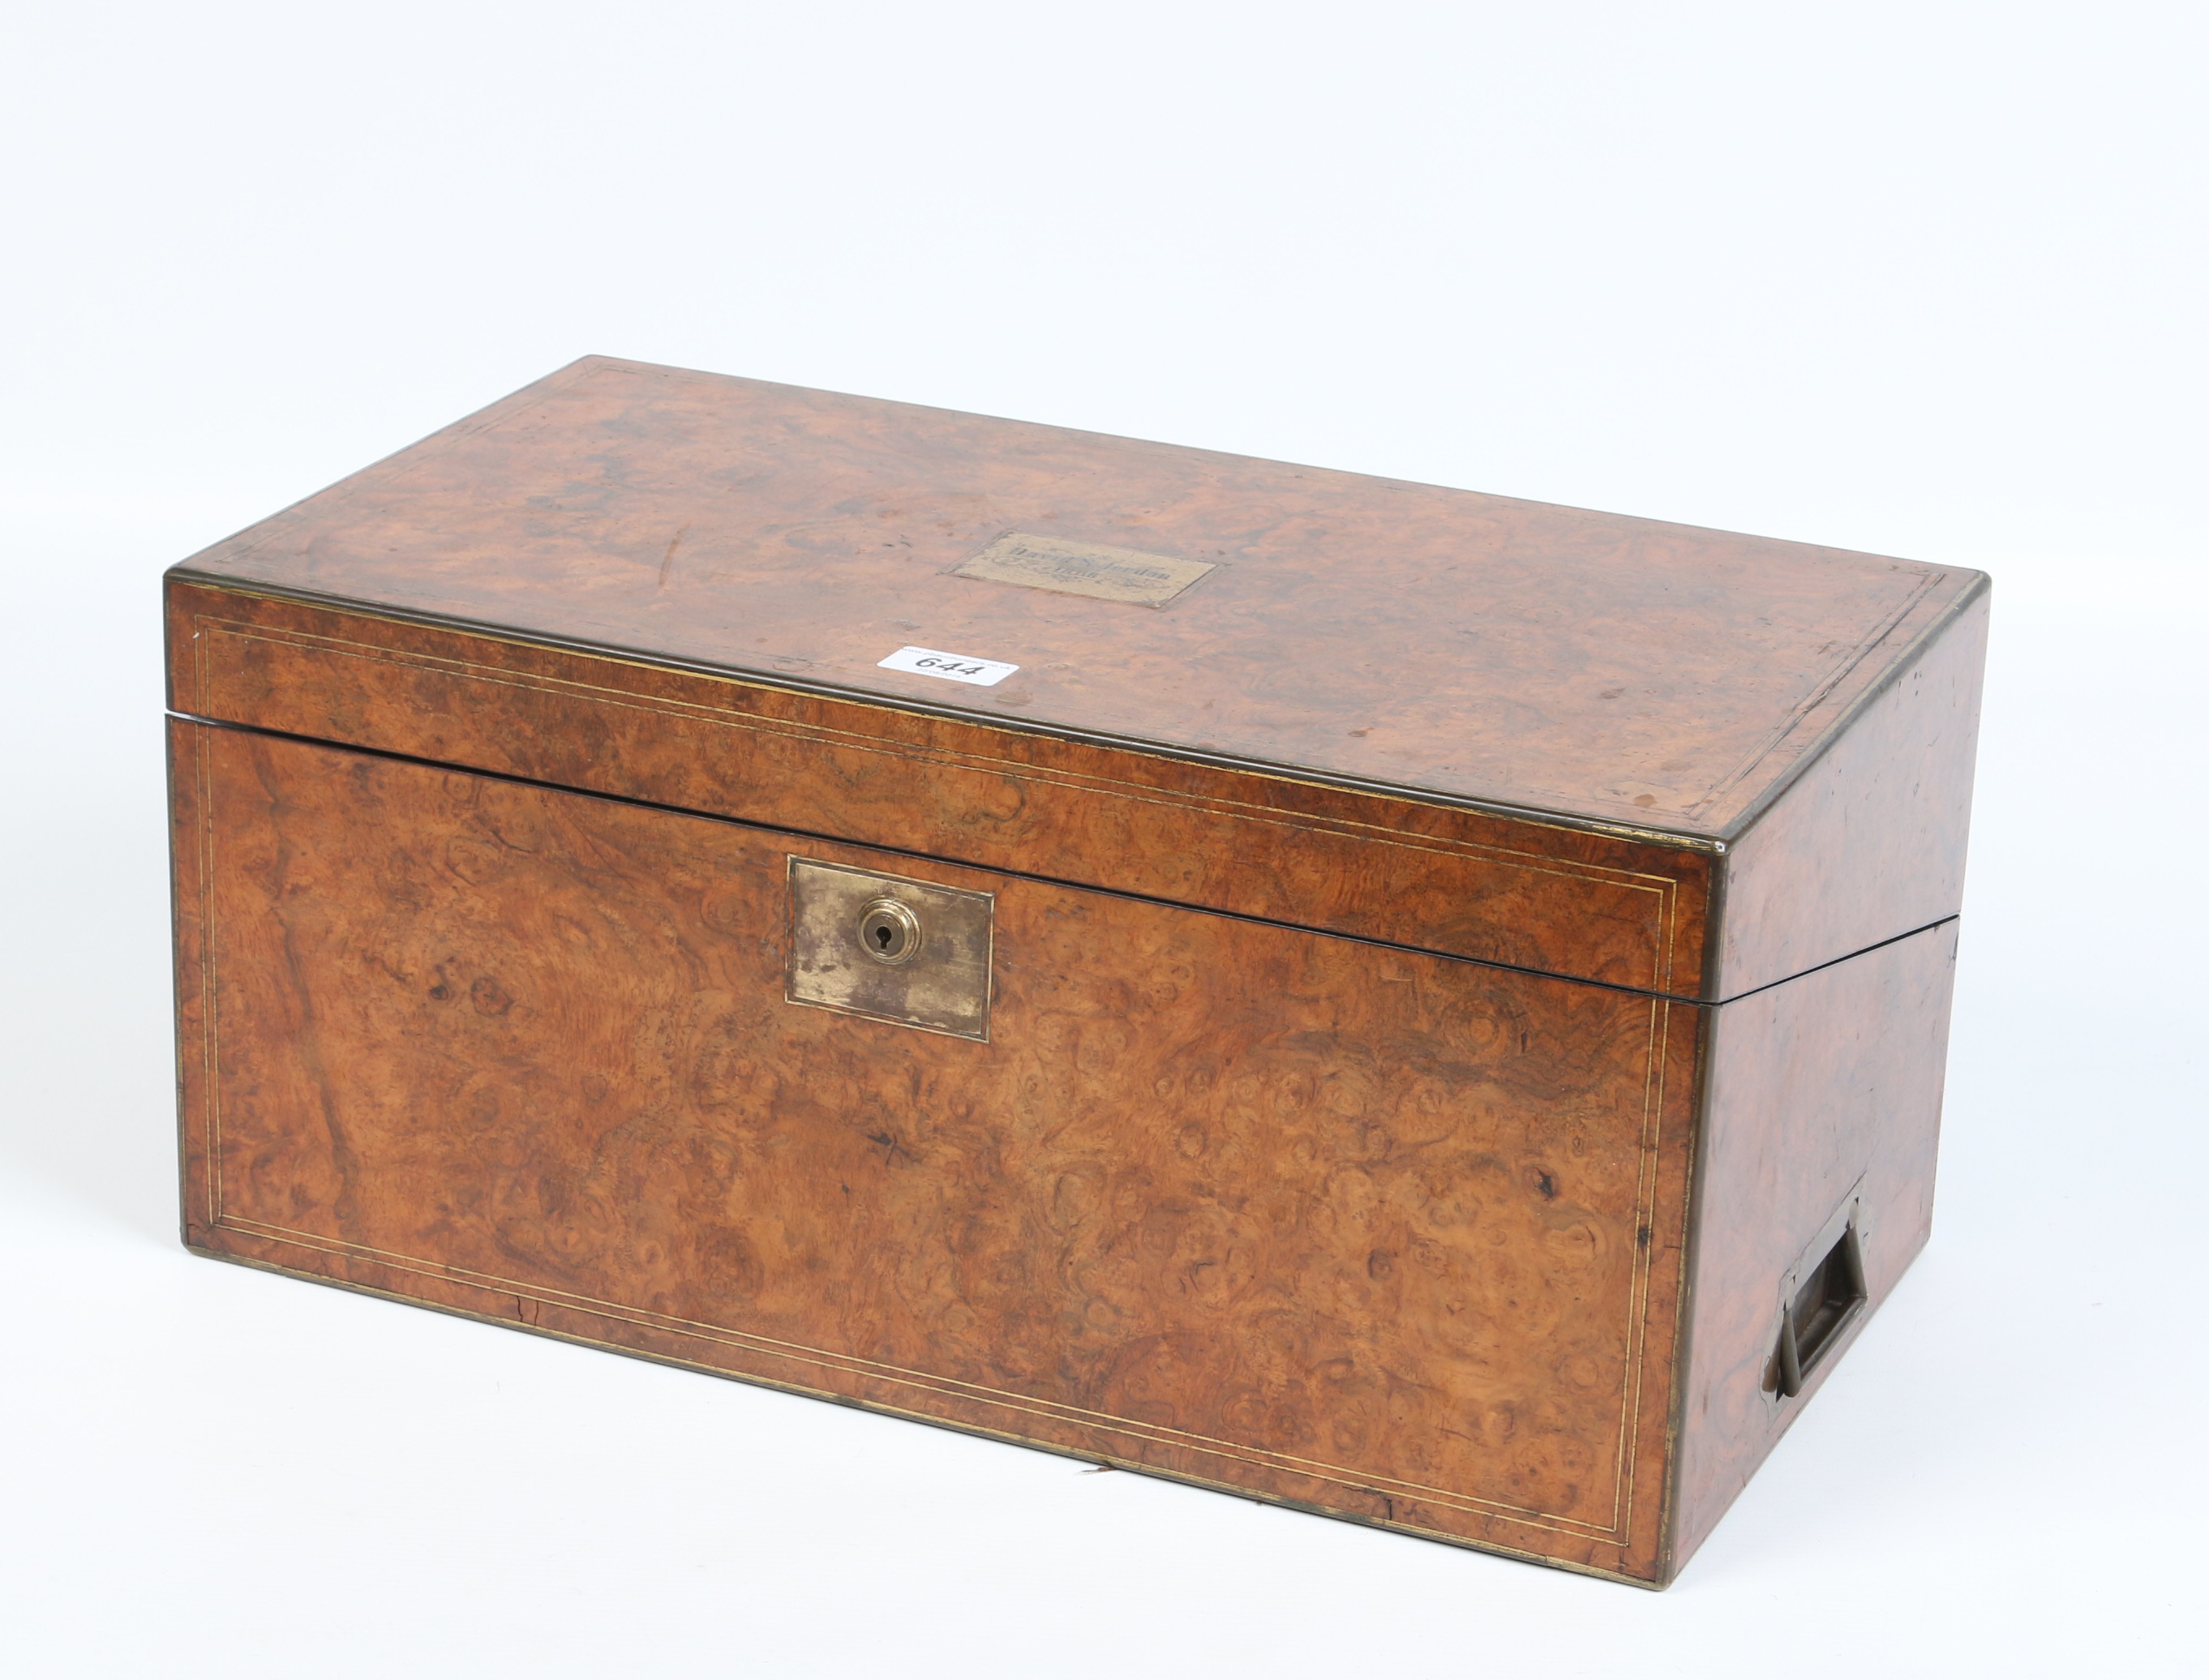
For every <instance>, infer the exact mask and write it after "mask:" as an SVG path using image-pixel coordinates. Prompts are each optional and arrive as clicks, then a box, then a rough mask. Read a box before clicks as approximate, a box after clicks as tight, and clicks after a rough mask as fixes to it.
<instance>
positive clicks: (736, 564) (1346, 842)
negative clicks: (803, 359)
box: [166, 357, 1987, 1585]
mask: <svg viewBox="0 0 2209 1680" xmlns="http://www.w3.org/2000/svg"><path fill="white" fill-rule="evenodd" d="M166 602H167V635H168V641H167V649H168V673H169V683H170V689H169V692H170V696H171V699H170V704H171V708H172V717H171V719H170V720H169V733H170V741H171V745H172V807H173V814H174V823H175V828H174V840H175V859H176V929H177V975H178V1026H179V1043H180V1046H181V1057H180V1065H181V1087H182V1094H181V1100H182V1110H183V1133H184V1146H183V1147H184V1240H185V1242H186V1243H188V1244H189V1245H190V1247H191V1248H193V1249H196V1250H198V1251H200V1252H202V1253H204V1254H208V1255H219V1256H220V1257H222V1258H225V1259H230V1260H235V1261H241V1262H246V1263H248V1264H250V1265H255V1266H261V1267H266V1268H271V1269H274V1270H277V1271H281V1272H286V1273H291V1274H296V1275H298V1276H302V1277H307V1278H312V1279H316V1280H320V1281H322V1282H326V1283H334V1284H339V1285H342V1286H346V1287H348V1288H352V1289H358V1290H365V1291H369V1292H374V1293H378V1294H382V1295H386V1296H390V1297H394V1298H400V1299H404V1300H407V1301H412V1302H418V1303H420V1304H424V1305H428V1306H434V1307H437V1308H441V1309H443V1310H448V1311H452V1312H458V1313H462V1314H466V1315H468V1316H473V1317H476V1318H479V1319H484V1320H487V1321H491V1322H497V1323H503V1324H510V1325H515V1326H518V1327H520V1328H525V1329H529V1330H534V1331H537V1332H539V1333H541V1334H548V1335H554V1336H561V1337H565V1338H567V1339H569V1340H574V1341H580V1342H585V1343H588V1344H590V1345H592V1346H599V1347H606V1348H612V1349H615V1350H617V1351H618V1352H627V1353H634V1354H640V1355H642V1356H645V1357H647V1358H654V1359H660V1360H665V1361H668V1362H671V1363H674V1364H682V1365H686V1366H689V1367H692V1368H695V1369H697V1370H706V1371H711V1372H715V1373H719V1374H721V1375H725V1376H736V1377H741V1378H743V1379H745V1380H747V1381H749V1382H763V1383H768V1384H772V1385H773V1386H775V1387H778V1388H787V1389H792V1390H795V1391H798V1392H800V1393H804V1394H816V1395H820V1396H822V1397H825V1398H830V1399H834V1400H840V1401H843V1402H846V1403H848V1404H852V1405H857V1406H864V1407H869V1408H871V1409H874V1410H876V1411H881V1412H890V1413H894V1414H896V1415H898V1416H901V1417H906V1418H918V1419H924V1420H926V1421H929V1422H932V1423H937V1424H948V1425H951V1426H953V1427H954V1428H958V1429H962V1430H972V1431H974V1432H976V1433H978V1434H983V1435H989V1436H997V1437H1000V1438H1002V1439H1004V1440H1008V1441H1015V1442H1026V1443H1028V1444H1030V1445H1033V1446H1038V1447H1043V1448H1049V1449H1050V1450H1052V1451H1056V1452H1060V1453H1065V1454H1072V1455H1074V1456H1075V1457H1078V1458H1082V1459H1087V1460H1094V1461H1097V1462H1099V1463H1106V1464H1111V1465H1116V1466H1120V1467H1122V1468H1123V1469H1129V1470H1140V1471H1145V1472H1152V1473H1154V1474H1158V1475H1162V1476H1167V1477H1171V1478H1177V1479H1179V1480H1182V1481H1185V1482H1192V1483H1196V1484H1202V1485H1206V1486H1210V1487H1216V1488H1222V1489H1228V1490H1233V1491H1235V1492H1237V1493H1241V1494H1244V1495H1246V1496H1252V1497H1255V1498H1259V1499H1263V1500H1269V1501H1275V1502H1280V1503H1282V1504H1285V1505H1291V1506H1295V1507H1297V1508H1301V1509H1305V1510H1309V1511H1315V1512H1321V1513H1325V1514H1330V1515H1334V1516H1340V1517H1347V1518H1350V1519H1352V1520H1356V1521H1359V1522H1363V1523H1369V1524H1374V1525H1377V1526H1381V1527H1384V1528H1389V1529H1394V1530H1398V1531H1400V1532H1405V1533H1411V1534H1417V1535H1424V1536H1426V1537H1429V1538H1436V1539H1442V1540H1448V1541H1454V1542H1457V1543H1460V1544H1464V1545H1472V1546H1478V1547H1482V1548H1485V1549H1488V1550H1490V1551H1499V1552H1506V1553H1509V1554H1512V1555H1514V1556H1517V1557H1526V1558H1531V1559H1535V1560H1538V1561H1541V1562H1544V1563H1555V1564H1561V1565H1563V1566H1565V1567H1567V1568H1570V1569H1580V1570H1585V1571H1587V1572H1590V1573H1592V1574H1596V1575H1608V1576H1612V1577H1616V1578H1619V1579H1623V1580H1628V1581H1638V1582H1642V1583H1645V1584H1652V1585H1661V1584H1662V1583H1664V1581H1668V1580H1670V1578H1671V1576H1672V1575H1673V1574H1674V1573H1675V1572H1676V1570H1677V1569H1678V1568H1679V1567H1680V1565H1681V1563H1682V1561H1683V1560H1684V1559H1685V1558H1686V1557H1688V1555H1689V1553H1691V1552H1692V1551H1694V1548H1695V1546H1696V1545H1697V1544H1698V1543H1699V1542H1700V1540H1701V1539H1702V1538H1703V1537H1704V1536H1705V1535H1706V1533H1707V1532H1709V1530H1710V1528H1711V1526H1712V1523H1713V1522H1714V1521H1715V1520H1717V1519H1718V1515H1719V1514H1720V1513H1721V1512H1722V1511H1723V1510H1724V1508H1725V1507H1726V1505H1727V1504H1728V1502H1730V1500H1731V1499H1732V1498H1733V1496H1734V1495H1735V1494H1736V1493H1737V1491H1738V1490H1740V1488H1741V1487H1742V1485H1743V1483H1744V1482H1745V1480H1746V1479H1747V1478H1748V1477H1749V1474H1750V1473H1751V1472H1752V1471H1753V1470H1754V1469H1755V1466H1756V1465H1757V1464H1758V1463H1759V1462H1760V1461H1761V1460H1762V1459H1763V1457H1764V1456H1765V1454H1767V1453H1768V1452H1769V1451H1770V1450H1771V1448H1772V1447H1773V1443H1774V1442H1775V1441H1776V1440H1777V1439H1778V1438H1779V1436H1780V1434H1781V1433H1782V1432H1783V1431H1784V1430H1786V1428H1787V1427H1788V1425H1789V1424H1790V1423H1791V1421H1792V1420H1793V1419H1794V1418H1795V1417H1796V1416H1797V1413H1798V1412H1800V1410H1801V1408H1802V1407H1803V1406H1804V1405H1805V1404H1806V1403H1807V1402H1808V1400H1809V1397H1810V1396H1811V1395H1812V1394H1814V1393H1815V1392H1816V1390H1817V1388H1818V1387H1819V1385H1820V1384H1821V1382H1822V1381H1823V1380H1824V1379H1825V1377H1826V1376H1827V1374H1828V1373H1829V1372H1830V1371H1831V1370H1833V1367H1834V1365H1835V1364H1836V1362H1837V1361H1838V1359H1839V1358H1840V1357H1841V1356H1842V1355H1843V1354H1845V1352H1846V1351H1847V1349H1848V1346H1849V1345H1850V1344H1851V1341H1852V1340H1853V1339H1854V1338H1855V1337H1856V1335H1857V1334H1858V1333H1859V1331H1860V1330H1861V1328H1862V1327H1863V1323H1864V1322H1865V1319H1866V1317H1867V1316H1868V1315H1869V1312H1870V1310H1871V1309H1873V1308H1875V1307H1876V1306H1877V1305H1878V1304H1879V1303H1880V1302H1881V1300H1882V1299H1883V1298H1885V1297H1886V1296H1887V1293H1888V1292H1890V1291H1891V1290H1892V1289H1893V1287H1894V1286H1895V1282H1896V1280H1897V1279H1898V1277H1899V1275H1900V1274H1901V1273H1902V1271H1903V1269H1904V1268H1905V1267H1906V1266H1907V1265H1908V1264H1909V1262H1910V1260H1911V1256H1912V1255H1914V1254H1915V1253H1916V1252H1917V1249H1919V1247H1920V1246H1921V1245H1922V1244H1923V1242H1924V1240H1925V1237H1926V1232H1927V1229H1928V1221H1929V1213H1930V1208H1931V1199H1932V1188H1933V1166H1934V1154H1935V1135H1936V1132H1937V1129H1938V1123H1939V1117H1940V1108H1941V1079H1942V1067H1943V1060H1944V1057H1945V1052H1946V1039H1947V1019H1948V1003H1949V994H1950V981H1951V974H1952V964H1953V955H1954V951H1955V943H1956V913H1957V907H1958V900H1959V893H1960V888H1961V882H1962V875H1963V863H1964V841H1965V822H1966V816H1967V811H1968V806H1969V799H1970V791H1971V762H1972V752H1973V743H1974V737H1975V731H1976V720H1977V696H1978V686H1979V673H1980V666H1981V661H1982V652H1983V642H1984V631H1985V624H1986V603H1987V581H1986V579H1985V578H1984V577H1983V575H1980V574H1978V573H1976V572H1971V571H1965V570H1959V569H1953V568H1941V567H1937V566H1929V565H1920V564H1915V563H1911V562H1907V561H1902V560H1892V559H1885V558H1878V557H1871V556H1868V555H1863V554H1856V553H1848V552H1842V551H1834V550H1829V549H1821V548H1815V547H1806V546H1802V545H1795V544H1790V543H1783V542H1775V541H1770V540H1767V539H1762V538H1757V537H1745V536H1735V535H1728V534H1725V533H1718V532H1712V531H1702V530H1694V529H1690V528H1688V527H1681V526H1676V525H1666V524H1660V523H1655V522H1652V521H1646V520H1637V519H1626V518H1620V517H1616V516H1613V515H1607V514H1597V513H1586V512H1581V511H1578V510H1574V509H1564V508H1556V507H1549V506H1544V505H1542V504H1538V503H1529V502H1518V501H1510V500H1506V499H1503V498H1500V497H1490V496H1481V495H1474V494H1471V493H1468V492H1466V491H1454V490H1440V489H1436V488H1433V487H1430V486H1428V485H1417V484H1405V483H1396V482H1393V481H1389V480H1386V479H1371V478H1363V477H1357V476H1354V475H1351V474H1348V473H1330V472H1321V471H1317V470H1315V469H1311V468H1308V467H1290V466H1282V465H1279V464H1276V463H1273V462H1270V461H1254V460H1249V459H1244V458H1242V457H1238V456H1233V455H1219V454H1213V453H1209V452H1207V451H1203V450H1198V449H1174V448H1168V447H1166V446H1164V445H1160V444H1155V443H1135V442H1130V441H1129V440H1126V439H1123V438H1117V437H1099V436H1096V435H1093V434H1090V433H1085V432H1078V431H1059V430H1054V429H1052V428H1049V427H1044V426H1037V425H1019V424H1014V423H1012V422H1008V421H1003V420H994V419H984V418H975V417H973V416H971V415H966V414H957V413H949V412H942V411H939V410H935V409H928V408H918V407H911V406H903V405H900V404H896V403H888V402H877V401H870V400H861V399H858V398H854V397H847V396H838V395H832V394H826V393H822V392H818V391H810V390H801V389H796V388H791V387H787V386H779V385H771V384H762V383H757V382H751V381H747V380H741V379H728V378H720V377H715V376H707V375H704V374H698V373H689V372H683V371H679V370H674V369H669V368H660V367H652V366H646V365H642V364H636V363H631V362H622V361H614V360H608V359H605V358H595V357H594V358H588V359H587V360H584V361H581V362H578V363H576V364H574V365H573V366H571V367H569V368H566V369H564V370H562V371H560V372H558V373H557V374H554V375H553V376H551V377H550V378H547V379H545V380H543V381H541V382H539V383H537V384H535V385H532V386H530V387H528V388H527V389H525V390H522V391H521V392H519V393H517V394H515V395H513V396H511V397H509V398H507V399H506V400H503V401H502V402H499V403H496V404H494V405H493V406H491V407H490V408H487V409H485V410H484V411H483V412H480V413H479V414H477V415H474V416H473V417H472V418H468V419H466V420H463V421H461V422H460V424H458V425H454V426H453V427H451V428H450V429H448V430H447V431H442V432H439V433H437V434H436V435H435V436H434V437H430V438H428V439H427V440H425V441H424V442H423V443H418V444H416V445H415V446H413V447H412V448H411V449H404V450H402V451H400V453H399V454H397V455H393V456H392V457H390V458H389V459H388V460H387V461H382V463H380V464H379V465H377V466H375V467H370V468H368V469H367V470H366V471H365V472H363V473H358V475H356V476H355V477H353V478H351V479H346V480H345V481H344V482H343V483H341V484H339V485H335V486H334V487H333V488H331V489H329V490H326V491H322V493H321V494H319V495H316V496H313V497H309V498H308V499H307V500H305V501H304V502H302V503H298V505H297V506H295V507H293V508H292V509H288V510H287V511H286V512H284V513H281V514H279V515H276V516H274V518H272V519H269V520H268V521H265V522H264V523H262V524H260V525H257V526H255V527H252V528H251V529H250V530H247V531H245V532H243V533H240V534H239V535H238V536H236V537H233V538H232V539H229V540H227V541H226V542H222V543H220V544H217V545H215V546H214V547H213V548H211V549H209V550H208V551H206V552H204V553H202V554H200V555H198V556H196V557H194V558H192V559H191V560H189V561H187V562H185V563H183V564H182V565H180V566H178V567H177V568H176V569H174V570H173V571H172V572H171V573H170V574H169V575H168V577H167V579H166Z"/></svg>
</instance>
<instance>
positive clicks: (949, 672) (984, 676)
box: [875, 647, 1020, 689]
mask: <svg viewBox="0 0 2209 1680" xmlns="http://www.w3.org/2000/svg"><path fill="white" fill-rule="evenodd" d="M875 663H876V665H879V666H880V667H881V668H882V670H884V671H912V672H913V673H914V674H915V675H916V676H920V677H947V678H948V679H949V680H950V681H952V682H954V683H973V684H975V685H976V686H977V687H978V688H984V689H987V688H992V687H995V686H996V684H997V683H1002V682H1003V681H1004V680H1005V678H1007V677H1009V676H1011V675H1012V674H1013V673H1014V671H1018V670H1019V669H1020V666H1018V665H1007V664H1006V663H1005V662H1004V661H1003V660H1002V659H973V658H970V657H969V656H968V655H966V654H965V653H944V652H942V650H941V649H940V648H935V647H900V648H899V649H898V650H897V652H896V653H893V654H891V655H890V656H889V658H888V659H877V660H876V661H875Z"/></svg>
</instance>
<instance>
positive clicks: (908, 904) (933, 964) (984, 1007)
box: [783, 858, 996, 1044]
mask: <svg viewBox="0 0 2209 1680" xmlns="http://www.w3.org/2000/svg"><path fill="white" fill-rule="evenodd" d="M995 912H996V898H995V896H994V895H992V894H989V893H970V892H966V891H964V890H962V889H961V888H956V887H938V886H936V885H935V884H934V883H933V882H926V881H908V880H906V878H905V877H904V876H896V875H876V874H873V873H870V871H868V870H855V869H846V867H844V865H842V864H821V863H816V862H815V861H814V860H813V859H811V858H792V859H791V860H790V967H789V972H788V975H787V978H786V979H785V984H784V986H783V997H784V998H785V1000H786V1001H787V1002H789V1003H807V1004H810V1005H812V1006H813V1007H814V1008H816V1009H839V1010H841V1011H842V1012H843V1013H844V1014H846V1015H865V1016H867V1017H868V1018H869V1019H870V1020H874V1021H894V1022H895V1023H897V1024H898V1025H899V1026H900V1027H919V1028H921V1029H922V1030H923V1031H924V1032H929V1033H948V1034H950V1035H951V1036H952V1037H953V1038H956V1039H977V1040H978V1041H979V1042H981V1043H983V1044H987V1043H988V1042H989V1041H990V942H991V930H992V918H993V915H994V913H995Z"/></svg>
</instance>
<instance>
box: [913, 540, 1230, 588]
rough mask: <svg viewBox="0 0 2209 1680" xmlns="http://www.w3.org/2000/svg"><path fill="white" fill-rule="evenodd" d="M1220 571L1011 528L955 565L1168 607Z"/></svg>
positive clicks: (1026, 583)
mask: <svg viewBox="0 0 2209 1680" xmlns="http://www.w3.org/2000/svg"><path fill="white" fill-rule="evenodd" d="M1217 570H1219V568H1218V567H1217V566H1215V565H1213V563H1211V562H1209V561H1206V560H1177V559H1175V558H1174V557H1172V556H1171V555H1170V554H1145V553H1143V552H1142V551H1141V550H1138V549H1132V548H1107V547H1105V546H1104V545H1102V544H1100V543H1070V542H1068V541H1066V540H1065V539H1063V538H1060V537H1038V536H1034V535H1032V534H1031V533H1028V532H1026V531H1008V532H1006V533H1005V534H1004V535H1003V536H1002V537H1000V538H998V539H997V540H996V541H995V542H993V543H991V544H990V545H989V546H988V547H987V548H985V549H983V550H982V551H980V552H978V553H976V554H971V555H969V556H968V557H966V559H965V560H963V561H961V562H960V563H959V564H958V565H956V566H954V567H953V568H952V569H951V575H952V576H954V577H978V578H985V579H987V580H988V581H990V582H991V583H1012V584H1017V585H1019V586H1020V587H1022V588H1024V589H1055V590H1056V591H1057V592H1058V593H1060V594H1062V595H1089V596H1093V597H1094V598H1095V599H1098V600H1100V601H1127V602H1129V603H1132V604H1133V605H1136V606H1164V605H1165V604H1166V603H1167V602H1168V601H1171V599H1173V598H1174V597H1175V596H1177V595H1178V594H1180V593H1181V592H1182V591H1183V590H1184V589H1186V588H1188V587H1189V585H1190V584H1192V583H1194V582H1195V581H1197V579H1199V578H1201V577H1202V576H1203V575H1205V574H1206V573H1207V572H1213V571H1217Z"/></svg>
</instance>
